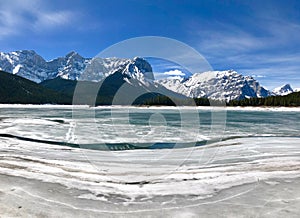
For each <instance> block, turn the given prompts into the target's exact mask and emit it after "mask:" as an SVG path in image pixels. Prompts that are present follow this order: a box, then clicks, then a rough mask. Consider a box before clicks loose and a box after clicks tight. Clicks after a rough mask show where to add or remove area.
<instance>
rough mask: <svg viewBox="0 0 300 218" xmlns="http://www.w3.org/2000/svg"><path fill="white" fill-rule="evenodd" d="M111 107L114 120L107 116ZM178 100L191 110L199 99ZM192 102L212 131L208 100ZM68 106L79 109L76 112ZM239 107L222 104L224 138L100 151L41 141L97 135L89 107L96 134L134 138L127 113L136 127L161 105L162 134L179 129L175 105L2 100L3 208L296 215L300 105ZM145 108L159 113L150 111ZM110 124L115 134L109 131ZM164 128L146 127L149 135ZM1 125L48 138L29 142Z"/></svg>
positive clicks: (83, 213) (11, 212)
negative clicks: (97, 105)
mask: <svg viewBox="0 0 300 218" xmlns="http://www.w3.org/2000/svg"><path fill="white" fill-rule="evenodd" d="M111 109H113V110H114V111H113V114H114V116H113V117H111V118H113V119H114V122H115V126H114V127H112V125H109V124H110V122H109V115H111ZM181 109H182V110H184V111H185V112H186V113H187V115H190V114H191V113H192V112H193V111H194V109H195V108H189V107H183V108H181ZM198 109H199V110H200V112H199V116H200V124H199V125H200V127H201V129H200V130H201V131H200V133H199V134H200V137H202V136H209V137H212V136H213V135H209V133H210V132H209V131H208V132H206V128H207V129H209V127H210V125H209V122H208V120H206V119H205V118H208V115H209V114H210V112H209V108H205V109H203V108H198ZM210 109H211V110H216V109H215V108H210ZM74 110H76V113H77V115H78V114H85V117H81V118H80V116H79V117H76V116H75V117H74ZM222 110H224V109H222ZM225 110H226V109H225ZM235 110H236V109H230V110H226V111H227V116H226V129H225V130H224V140H225V141H220V140H217V141H215V142H213V143H210V144H207V145H205V146H199V147H192V148H182V149H142V150H126V151H97V150H89V149H81V148H72V147H68V146H60V145H53V144H49V143H47V140H51V141H64V140H65V141H70V140H76V139H72V137H76V136H77V137H80V136H82V138H86V142H93V141H94V140H96V141H97V137H96V136H95V135H97V134H95V132H94V131H93V127H94V124H95V122H92V121H93V119H92V118H91V117H90V114H89V113H90V112H91V111H92V112H95V114H96V118H97V119H96V120H98V122H96V127H97V131H99V132H98V135H100V133H101V134H102V135H101V137H99V138H100V139H99V140H100V141H101V140H102V141H103V140H108V139H109V138H110V139H111V141H113V140H115V141H122V140H124V141H128V140H132V141H134V140H135V139H136V137H138V136H136V135H132V134H131V135H130V131H129V130H128V128H127V129H126V126H127V127H128V124H127V123H126V122H125V123H124V120H126V119H125V118H124V117H125V116H124V114H125V115H126V114H131V115H130V116H129V117H130V118H131V125H133V126H134V129H137V127H139V131H146V130H147V127H151V125H157V127H161V126H164V125H163V124H164V123H163V122H162V123H160V121H161V120H162V118H161V116H162V115H163V114H165V119H166V120H168V119H169V125H167V126H165V127H166V128H167V129H168V130H167V133H168V134H170V135H168V134H167V135H166V137H163V138H162V139H163V140H168V139H172V138H174V137H176V136H177V135H178V130H177V129H176V128H175V126H176V125H177V124H178V123H176V122H177V121H176V120H177V117H176V114H177V113H178V108H172V107H171V108H170V107H165V108H161V107H157V108H135V107H127V108H125V107H101V108H88V107H74V108H73V107H61V106H55V107H51V106H39V107H38V106H28V107H22V108H21V107H20V106H11V107H9V106H2V107H1V115H0V134H2V135H1V136H0V211H1V215H3V216H27V215H28V216H34V217H40V216H46V217H47V216H48V217H49V216H50V217H57V215H58V214H59V215H60V216H63V217H70V216H76V217H88V216H92V217H94V216H98V217H99V216H101V217H199V216H201V217H216V216H219V215H220V214H222V215H224V216H225V217H237V216H241V217H298V216H299V210H298V208H299V206H300V202H299V199H300V190H299V187H300V186H299V185H300V180H299V176H300V146H299V144H300V138H299V136H298V134H299V132H300V130H299V127H300V125H299V123H298V122H300V119H298V116H299V113H297V111H266V110H264V111H254V110H252V109H251V110H248V111H245V110H240V109H238V110H236V111H235ZM83 112H85V113H83ZM76 113H75V114H76ZM201 113H204V114H202V115H205V116H201ZM147 114H148V115H149V114H156V115H155V116H154V117H152V118H151V116H148V115H147ZM147 116H148V117H150V118H151V119H147V118H148V117H147ZM142 117H143V119H142ZM171 118H172V119H171ZM262 118H263V119H262ZM291 120H293V122H291ZM146 121H147V122H148V123H147V122H146ZM138 122H140V123H138ZM202 122H203V123H202ZM207 122H208V123H207ZM77 124H78V125H86V126H85V127H86V130H85V131H83V130H84V128H82V129H81V130H82V133H78V134H75V135H74V134H73V133H72V131H73V130H72V129H73V128H74V126H75V125H77ZM105 124H107V125H105ZM288 124H289V125H288ZM102 127H103V129H101V128H102ZM194 127H195V126H194ZM114 128H117V129H118V130H120V132H121V134H117V133H115V135H113V132H114V131H112V130H111V129H114ZM276 128H278V129H276ZM99 129H100V130H99ZM150 129H151V128H150ZM158 129H160V128H158ZM188 129H189V127H187V128H184V129H183V130H184V131H183V133H184V134H187V136H184V137H187V138H188V137H191V138H192V134H191V133H189V131H185V130H188ZM79 130H80V129H79ZM121 130H122V131H121ZM154 130H155V128H154ZM152 133H153V134H152ZM160 133H161V131H160V132H151V134H152V136H153V138H152V141H155V140H153V139H158V138H159V137H160ZM4 134H11V135H17V136H26V137H28V138H36V139H43V140H45V141H44V142H43V143H38V142H32V141H26V140H22V139H18V138H9V137H6V135H4ZM80 134H81V135H80ZM172 134H173V135H172ZM126 135H127V136H126ZM130 136H132V137H130ZM105 137H107V138H106V139H102V138H105ZM141 139H144V140H145V141H147V140H149V138H145V137H144V138H143V137H142V138H141ZM54 208H55V209H54Z"/></svg>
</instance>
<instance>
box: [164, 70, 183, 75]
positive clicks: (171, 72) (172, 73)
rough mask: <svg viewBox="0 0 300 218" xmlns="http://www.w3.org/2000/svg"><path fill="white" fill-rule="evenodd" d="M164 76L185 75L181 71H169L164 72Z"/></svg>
mask: <svg viewBox="0 0 300 218" xmlns="http://www.w3.org/2000/svg"><path fill="white" fill-rule="evenodd" d="M164 75H167V76H185V73H183V72H182V71H180V70H177V69H176V70H170V71H168V72H164Z"/></svg>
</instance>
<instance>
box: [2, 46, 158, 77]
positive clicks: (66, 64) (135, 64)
mask: <svg viewBox="0 0 300 218" xmlns="http://www.w3.org/2000/svg"><path fill="white" fill-rule="evenodd" d="M0 69H1V70H3V71H6V72H9V73H13V74H16V75H19V76H21V77H24V78H26V79H29V80H32V81H34V82H37V83H40V82H42V81H44V80H48V79H53V78H56V77H61V78H64V79H70V80H89V81H100V80H101V79H102V78H103V77H106V76H108V75H110V74H112V73H113V72H115V71H116V70H118V69H124V72H125V71H126V72H127V73H130V74H131V76H138V75H139V76H141V73H142V74H147V76H146V77H148V78H151V79H153V74H152V68H151V65H150V64H149V63H148V62H147V61H145V60H144V59H142V58H134V59H124V58H114V57H113V58H93V59H91V58H83V57H82V56H80V55H79V54H78V53H76V52H70V53H69V54H67V55H66V56H65V57H59V58H56V59H53V60H51V61H46V60H44V59H43V58H42V57H41V56H40V55H38V54H37V53H36V52H34V51H31V50H22V51H15V52H9V53H3V52H0ZM138 72H140V74H138Z"/></svg>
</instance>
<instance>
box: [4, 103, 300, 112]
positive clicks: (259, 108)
mask: <svg viewBox="0 0 300 218" xmlns="http://www.w3.org/2000/svg"><path fill="white" fill-rule="evenodd" d="M1 108H70V109H72V108H94V109H101V108H135V109H200V110H228V111H300V107H282V106H278V107H267V106H256V107H253V106H243V107H242V106H165V105H155V106H150V105H149V106H148V105H142V106H138V105H136V106H135V105H128V106H127V105H99V106H95V107H94V106H89V105H62V104H0V109H1Z"/></svg>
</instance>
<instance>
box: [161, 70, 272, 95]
mask: <svg viewBox="0 0 300 218" xmlns="http://www.w3.org/2000/svg"><path fill="white" fill-rule="evenodd" d="M156 83H159V84H161V85H163V86H165V87H166V88H167V89H170V90H172V91H174V92H178V93H181V94H183V95H185V96H188V97H193V98H199V97H207V98H210V99H217V100H226V101H230V100H233V99H243V98H250V97H267V96H269V95H271V93H270V92H269V91H268V90H266V89H265V88H263V87H262V86H260V84H259V83H258V82H257V81H256V80H255V79H253V78H252V77H250V76H243V75H241V74H238V73H237V72H235V71H232V70H229V71H209V72H204V73H196V74H194V75H192V76H191V77H190V78H188V79H183V78H169V79H163V80H158V81H156Z"/></svg>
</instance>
